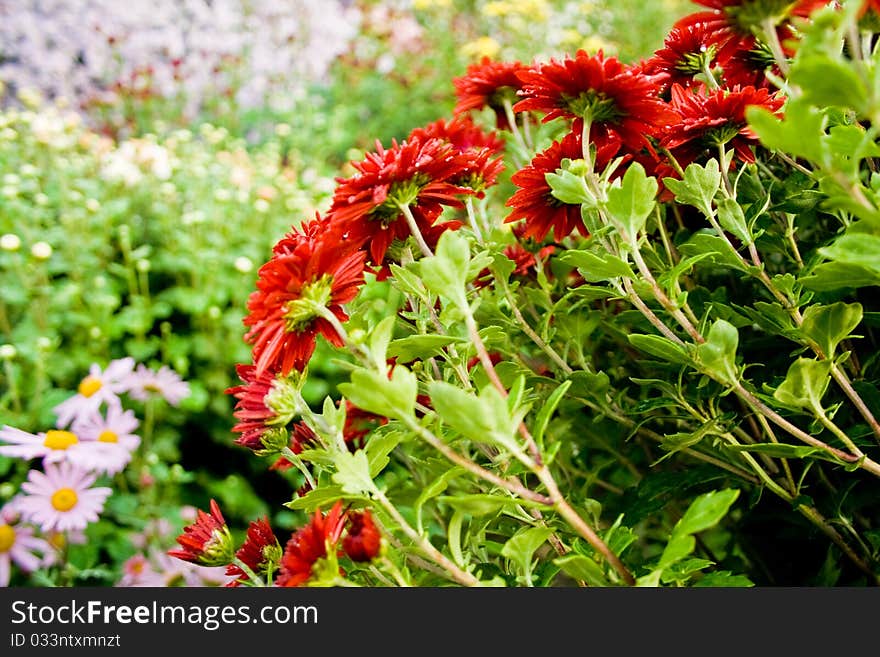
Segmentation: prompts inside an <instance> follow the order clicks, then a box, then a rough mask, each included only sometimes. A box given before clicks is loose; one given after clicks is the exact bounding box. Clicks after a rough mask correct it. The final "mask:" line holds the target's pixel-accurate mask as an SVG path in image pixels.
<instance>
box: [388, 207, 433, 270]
mask: <svg viewBox="0 0 880 657" xmlns="http://www.w3.org/2000/svg"><path fill="white" fill-rule="evenodd" d="M397 207H398V208H400V212H401V213H402V214H403V217H404V219H406V224H407V226H409V232H410V233H412V236H413V238H414V239H415V241H416V244H418V245H419V249H420V250H421V252H422V255H424V256H425V257H426V258H430V257H431V256H433V255H434V252H433V251H431V247H429V246H428V243H427V242H425V238H424V236H423V235H422V231H420V230H419V226H418V224H417V223H416V218H415V217H414V216H413V213H412V210H411V209H410V207H409V205H407V204H405V203H400V204H399V205H398V206H397Z"/></svg>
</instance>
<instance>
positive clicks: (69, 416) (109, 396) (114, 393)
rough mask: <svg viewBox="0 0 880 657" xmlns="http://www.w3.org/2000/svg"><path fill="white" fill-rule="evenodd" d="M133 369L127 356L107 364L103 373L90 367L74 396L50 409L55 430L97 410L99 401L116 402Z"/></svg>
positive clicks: (94, 365) (130, 359)
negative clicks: (54, 421)
mask: <svg viewBox="0 0 880 657" xmlns="http://www.w3.org/2000/svg"><path fill="white" fill-rule="evenodd" d="M133 369H134V358H131V357H126V358H118V359H116V360H113V361H110V363H109V364H108V365H107V368H106V369H104V370H102V369H101V367H100V366H99V365H97V364H93V365H92V366H91V367H90V368H89V374H88V376H86V377H85V378H84V379H83V380H82V381H80V382H79V386H78V387H77V393H76V394H75V395H74V396H73V397H70V398H69V399H66V400H64V401H63V402H61V403H60V404H58V405H57V406H56V407H55V408H54V409H52V410H53V411H54V412H55V414H56V415H57V416H58V420H57V422H56V424H55V426H56V427H58V428H59V429H60V428H64V427H66V426H68V425H69V424H70V423H71V422H72V421H73V420H74V419H76V418H77V417H79V416H81V415H88V414H90V413H92V412H94V411H96V410H98V409H99V408H100V407H101V402H106V403H112V402H114V401H119V395H120V394H122V393H123V392H125V391H126V386H127V384H128V379H129V377H130V376H131V373H132V370H133Z"/></svg>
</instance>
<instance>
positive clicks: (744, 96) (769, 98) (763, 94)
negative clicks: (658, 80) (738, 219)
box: [661, 85, 784, 168]
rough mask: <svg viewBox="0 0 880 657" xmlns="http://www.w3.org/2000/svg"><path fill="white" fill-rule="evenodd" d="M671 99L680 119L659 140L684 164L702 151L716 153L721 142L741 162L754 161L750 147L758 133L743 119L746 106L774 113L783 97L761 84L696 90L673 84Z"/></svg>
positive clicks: (710, 155) (710, 153)
mask: <svg viewBox="0 0 880 657" xmlns="http://www.w3.org/2000/svg"><path fill="white" fill-rule="evenodd" d="M672 103H673V105H674V106H675V108H676V110H677V111H678V112H679V114H680V115H681V121H680V122H679V123H678V124H676V125H673V126H670V128H669V131H668V133H667V134H666V135H665V136H664V137H663V140H662V142H661V143H662V144H663V145H664V146H665V147H666V148H668V149H670V150H672V151H673V152H674V154H675V156H676V159H678V162H679V164H680V165H681V166H682V168H684V167H686V166H687V165H688V164H690V163H691V162H693V161H694V160H695V159H696V158H697V157H699V156H700V155H702V154H704V153H705V152H708V154H709V157H712V156H714V155H716V154H717V147H718V146H721V145H725V146H728V147H730V148H733V149H734V151H735V152H736V155H737V157H738V158H739V159H740V160H742V161H743V162H749V163H751V162H754V161H755V155H754V153H753V152H752V149H751V147H752V145H754V144H756V143H757V141H758V137H757V135H756V134H755V133H754V132H753V131H752V130H751V128H749V126H748V123H747V122H746V117H745V111H746V108H747V107H750V106H759V107H764V108H766V109H768V110H770V111H771V112H774V113H778V112H779V111H780V110H781V108H782V105H783V103H784V99H783V98H782V97H781V96H779V95H778V94H771V93H770V92H769V91H768V90H767V89H763V88H762V89H756V88H755V87H743V88H738V87H737V88H734V89H732V90H728V89H719V90H717V91H713V92H710V93H699V92H696V91H693V90H687V89H684V88H683V87H681V86H679V85H673V87H672Z"/></svg>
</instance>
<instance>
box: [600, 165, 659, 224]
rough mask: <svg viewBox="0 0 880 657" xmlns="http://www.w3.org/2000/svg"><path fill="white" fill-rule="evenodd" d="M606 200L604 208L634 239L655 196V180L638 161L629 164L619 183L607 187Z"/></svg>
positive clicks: (646, 218)
mask: <svg viewBox="0 0 880 657" xmlns="http://www.w3.org/2000/svg"><path fill="white" fill-rule="evenodd" d="M607 194H608V202H607V203H606V205H605V209H606V210H607V211H608V214H609V215H610V216H611V217H612V218H613V219H614V220H615V221H616V222H617V223H619V224H620V225H621V226H622V227H623V228H624V230H625V231H626V233H627V238H628V239H630V240H635V239H636V235H637V234H638V233H639V232H641V231H642V229H644V227H645V222H647V220H648V217H649V216H650V214H651V211H652V210H653V209H654V203H655V197H656V196H657V180H656V179H655V178H653V177H649V176H647V175H646V174H645V168H644V167H643V166H642V165H641V164H639V163H638V162H634V163H632V164H630V166H629V167H628V168H627V170H626V173H625V174H624V175H623V179H622V180H621V182H620V185H616V184H615V185H612V186H611V187H609V188H608V192H607Z"/></svg>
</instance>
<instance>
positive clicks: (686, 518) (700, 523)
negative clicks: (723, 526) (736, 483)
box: [672, 488, 739, 534]
mask: <svg viewBox="0 0 880 657" xmlns="http://www.w3.org/2000/svg"><path fill="white" fill-rule="evenodd" d="M737 497H739V490H738V489H736V488H725V489H722V490H714V491H711V492H709V493H704V494H703V495H700V496H699V497H697V498H696V499H695V500H694V501H693V502H691V505H690V506H689V507H688V510H687V511H685V513H684V515H683V516H682V517H681V519H680V520H679V521H678V522H677V523H676V524H675V527H673V529H672V533H673V534H696V533H697V532H701V531H704V530H706V529H709V528H710V527H714V526H715V525H716V524H718V522H719V521H720V520H721V519H722V518H723V517H724V516H725V515H727V512H728V511H729V510H730V507H731V506H732V505H733V503H734V502H735V501H736V498H737Z"/></svg>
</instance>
